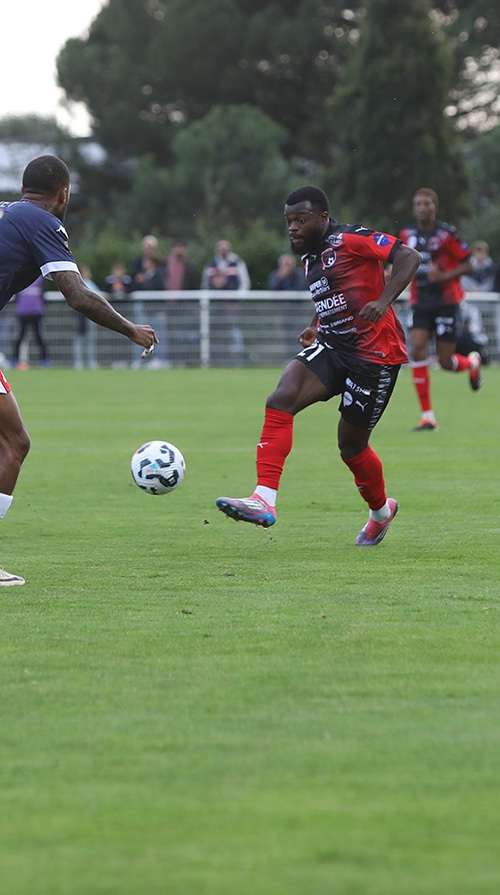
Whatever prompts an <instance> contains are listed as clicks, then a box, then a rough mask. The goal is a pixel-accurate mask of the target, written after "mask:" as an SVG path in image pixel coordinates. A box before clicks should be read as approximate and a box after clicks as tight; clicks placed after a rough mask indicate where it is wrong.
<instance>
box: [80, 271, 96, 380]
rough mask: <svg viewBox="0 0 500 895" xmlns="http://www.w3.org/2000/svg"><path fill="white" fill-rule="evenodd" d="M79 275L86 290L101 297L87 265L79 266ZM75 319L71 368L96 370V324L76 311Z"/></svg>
mask: <svg viewBox="0 0 500 895" xmlns="http://www.w3.org/2000/svg"><path fill="white" fill-rule="evenodd" d="M79 269H80V273H81V275H82V280H83V282H84V283H85V285H86V287H87V289H90V290H91V292H96V293H97V295H101V292H100V290H99V287H98V286H96V284H95V283H94V281H93V279H92V271H91V269H90V267H89V266H88V265H87V264H81V265H80V267H79ZM73 313H74V314H75V317H76V334H75V338H74V341H73V366H74V368H75V370H83V369H84V367H88V368H89V370H97V368H98V366H99V364H98V362H97V323H93V322H92V320H88V319H87V317H84V316H83V314H80V313H78V311H74V312H73Z"/></svg>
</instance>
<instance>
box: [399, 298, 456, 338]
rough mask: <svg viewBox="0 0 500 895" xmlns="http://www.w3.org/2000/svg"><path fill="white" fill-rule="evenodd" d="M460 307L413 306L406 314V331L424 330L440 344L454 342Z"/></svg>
mask: <svg viewBox="0 0 500 895" xmlns="http://www.w3.org/2000/svg"><path fill="white" fill-rule="evenodd" d="M459 308H460V305H435V306H431V307H428V308H426V307H425V305H413V306H412V307H411V308H410V311H409V313H408V321H407V323H408V329H410V330H412V329H426V330H427V331H428V332H430V333H435V334H436V339H439V340H440V341H441V342H456V341H457V338H458V312H459Z"/></svg>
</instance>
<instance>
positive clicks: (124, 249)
mask: <svg viewBox="0 0 500 895" xmlns="http://www.w3.org/2000/svg"><path fill="white" fill-rule="evenodd" d="M150 232H151V231H150V230H147V229H146V230H145V231H144V232H140V231H135V232H134V231H132V232H130V233H129V234H128V235H127V234H125V233H123V232H122V231H121V230H119V229H118V228H117V227H116V225H115V223H114V222H113V220H109V221H108V223H107V224H106V226H104V227H102V228H96V227H95V226H94V225H93V224H89V226H88V227H87V228H86V230H85V232H84V234H83V235H81V236H80V238H77V239H71V248H72V251H73V253H74V255H75V257H76V260H77V261H78V263H79V264H88V266H89V267H90V269H91V270H92V276H93V279H94V281H95V282H96V283H97V284H98V285H101V284H102V283H103V282H104V280H105V278H106V277H107V275H108V274H109V272H110V270H111V266H112V265H113V264H114V263H115V261H122V262H123V263H124V264H125V266H126V267H127V268H128V267H129V266H130V262H131V261H132V259H133V258H136V257H138V256H139V255H140V254H141V251H142V248H141V240H142V237H143V236H144V235H145V234H146V233H150ZM168 248H169V242H168V241H166V240H162V241H160V244H159V249H158V251H159V255H160V256H162V255H163V256H164V255H166V254H167V253H168Z"/></svg>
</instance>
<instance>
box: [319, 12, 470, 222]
mask: <svg viewBox="0 0 500 895" xmlns="http://www.w3.org/2000/svg"><path fill="white" fill-rule="evenodd" d="M429 13H430V0H416V2H414V3H412V4H411V5H406V4H401V3H400V2H398V0H371V2H370V3H369V4H368V6H367V16H366V22H365V25H364V28H363V30H362V34H361V40H360V43H359V46H358V48H357V49H356V50H355V51H354V52H353V55H352V57H351V61H350V64H349V66H348V67H347V69H346V72H345V86H344V87H343V89H342V90H341V91H338V92H337V93H336V94H335V95H334V97H333V98H332V116H333V120H334V121H335V124H336V125H337V129H338V132H339V134H340V140H339V142H340V144H341V146H342V144H343V145H344V153H343V154H341V156H340V159H339V161H338V163H337V164H338V167H339V170H340V171H341V173H342V178H341V179H340V184H339V186H338V187H337V193H338V194H339V197H340V199H341V200H344V201H345V200H347V199H349V201H350V202H351V204H352V205H353V206H354V207H355V209H356V211H357V214H358V215H359V216H360V218H361V219H362V220H364V221H367V222H371V223H373V224H376V225H377V226H382V227H385V228H386V229H389V230H390V231H391V232H394V231H395V230H397V229H398V228H399V226H400V225H401V224H402V223H403V222H404V221H405V220H406V217H407V215H408V209H410V208H411V196H412V195H413V192H414V191H415V189H417V188H418V187H419V186H423V185H424V184H425V185H427V186H432V187H434V188H435V189H436V190H437V191H438V193H439V195H440V197H441V204H442V207H443V208H446V209H447V213H448V215H449V216H451V217H452V218H453V217H456V216H457V215H459V214H460V213H461V212H463V210H464V207H463V205H461V204H460V203H461V200H462V196H463V195H464V191H465V187H466V177H465V167H464V163H463V160H462V157H461V148H460V145H459V143H458V141H457V138H456V137H455V136H454V135H453V132H452V129H451V126H450V124H449V122H448V121H447V119H446V118H445V117H444V114H443V109H444V106H445V105H446V97H447V92H448V89H449V82H450V71H451V58H450V56H449V52H448V50H447V47H446V44H445V42H444V41H443V40H442V39H441V37H440V35H437V34H436V31H435V28H434V27H433V26H432V24H431V20H430V17H429ZM388 46H390V48H391V49H390V52H387V47H388ZM409 47H411V48H412V50H411V52H408V48H409ZM335 174H336V168H335V166H334V168H333V171H332V181H333V182H334V181H335ZM333 187H334V189H335V185H334V183H333Z"/></svg>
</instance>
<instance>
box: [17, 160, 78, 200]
mask: <svg viewBox="0 0 500 895" xmlns="http://www.w3.org/2000/svg"><path fill="white" fill-rule="evenodd" d="M69 181H70V174H69V168H68V166H67V165H66V164H65V162H63V161H62V159H60V158H57V156H55V155H39V156H38V158H34V159H33V160H32V161H31V162H28V164H27V165H26V168H25V169H24V173H23V188H24V191H25V192H27V193H42V194H43V195H45V196H53V195H54V194H55V193H58V192H59V190H60V189H63V187H65V186H69Z"/></svg>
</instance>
